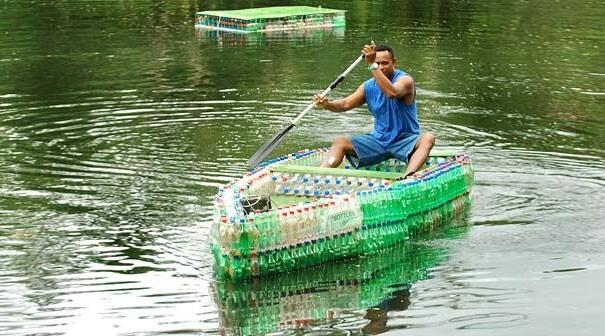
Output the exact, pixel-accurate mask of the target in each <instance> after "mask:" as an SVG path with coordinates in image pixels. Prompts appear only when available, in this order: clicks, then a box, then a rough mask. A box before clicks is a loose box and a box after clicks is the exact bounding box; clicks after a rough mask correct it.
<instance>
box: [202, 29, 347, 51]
mask: <svg viewBox="0 0 605 336" xmlns="http://www.w3.org/2000/svg"><path fill="white" fill-rule="evenodd" d="M195 33H196V36H197V37H198V38H199V39H201V40H204V41H208V42H211V43H213V44H214V45H216V46H218V47H244V46H246V45H253V46H259V45H264V44H266V43H292V42H298V43H306V42H308V43H322V42H325V41H326V40H330V39H342V38H343V37H344V35H345V27H317V28H310V29H300V30H279V31H266V32H252V33H238V32H229V31H220V30H212V29H207V28H200V27H197V28H196V29H195Z"/></svg>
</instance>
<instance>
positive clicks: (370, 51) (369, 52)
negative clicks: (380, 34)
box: [361, 41, 376, 64]
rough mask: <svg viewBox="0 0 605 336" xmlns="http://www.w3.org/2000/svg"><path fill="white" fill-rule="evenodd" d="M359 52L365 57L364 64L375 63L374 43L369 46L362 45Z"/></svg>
mask: <svg viewBox="0 0 605 336" xmlns="http://www.w3.org/2000/svg"><path fill="white" fill-rule="evenodd" d="M361 52H362V53H363V55H364V56H365V60H366V63H368V64H372V63H374V62H375V61H376V45H375V44H374V41H372V42H371V44H366V45H364V46H363V50H362V51H361Z"/></svg>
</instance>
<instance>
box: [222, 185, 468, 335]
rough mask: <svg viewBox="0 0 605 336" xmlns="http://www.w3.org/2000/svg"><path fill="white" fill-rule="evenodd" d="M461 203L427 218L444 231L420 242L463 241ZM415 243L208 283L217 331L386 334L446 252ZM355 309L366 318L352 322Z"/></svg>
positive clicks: (464, 211) (463, 206) (414, 240)
mask: <svg viewBox="0 0 605 336" xmlns="http://www.w3.org/2000/svg"><path fill="white" fill-rule="evenodd" d="M468 202H469V198H468V196H466V197H465V198H464V199H463V202H460V205H459V206H456V207H452V206H451V205H450V206H449V208H447V210H446V212H444V209H441V208H440V209H436V210H434V211H433V214H436V213H438V212H441V214H443V217H440V219H439V222H440V223H442V224H443V225H442V227H441V228H439V229H435V230H433V231H432V232H425V233H423V234H421V236H423V237H426V235H432V236H440V237H443V238H451V237H454V236H459V235H460V234H462V233H464V232H465V231H466V228H467V226H466V224H465V223H466V222H465V221H464V220H462V219H463V218H464V217H465V216H466V215H468V210H469V209H468V206H467V205H468ZM446 207H448V206H447V205H446V206H444V208H446ZM429 215H430V213H429ZM419 238H421V237H415V238H412V241H408V242H406V243H404V244H401V245H398V246H394V247H391V248H388V249H385V250H383V251H380V252H379V253H377V254H376V255H372V256H366V257H362V258H359V259H352V260H346V261H341V262H338V263H328V264H325V265H321V266H318V267H315V268H312V269H308V270H301V271H297V272H291V273H287V274H284V275H280V276H274V277H270V278H262V279H250V280H246V281H242V282H230V281H220V282H219V281H217V282H214V283H213V284H212V292H213V296H214V300H215V302H216V304H217V306H218V308H219V317H220V321H219V323H220V328H221V330H223V331H224V332H226V333H228V334H235V335H256V334H265V333H271V332H275V331H280V330H281V331H284V330H297V329H309V328H312V327H314V326H317V325H324V326H325V325H335V324H339V326H338V328H339V329H343V328H344V329H349V328H355V329H359V328H361V330H362V331H363V332H364V333H369V334H377V333H381V332H383V331H385V330H386V329H387V327H386V324H387V314H388V312H390V311H402V310H406V309H407V308H408V306H409V305H410V292H409V289H410V287H411V286H412V284H413V283H414V282H417V281H419V280H422V279H426V278H427V277H429V276H430V269H431V268H432V267H435V266H436V265H438V264H439V263H440V262H441V261H442V260H443V259H444V258H445V256H446V253H447V251H446V249H445V248H441V247H436V246H431V245H428V244H423V243H421V242H418V239H419ZM359 309H362V310H365V312H364V313H363V314H362V315H359V314H354V315H353V316H351V312H353V311H357V310H359ZM355 315H357V316H355ZM351 318H353V321H351ZM342 323H346V324H347V325H348V326H344V325H342ZM352 325H353V327H352ZM399 328H401V326H399Z"/></svg>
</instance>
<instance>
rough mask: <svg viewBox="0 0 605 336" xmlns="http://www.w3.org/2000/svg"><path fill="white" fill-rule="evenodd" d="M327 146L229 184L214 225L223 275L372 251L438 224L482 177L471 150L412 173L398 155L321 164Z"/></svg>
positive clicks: (440, 157) (442, 156)
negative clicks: (362, 164)
mask: <svg viewBox="0 0 605 336" xmlns="http://www.w3.org/2000/svg"><path fill="white" fill-rule="evenodd" d="M326 152H327V151H326V150H324V149H320V150H307V151H302V152H299V153H295V154H292V155H289V156H285V157H281V158H279V159H276V160H272V161H269V162H266V163H264V164H263V165H261V166H259V167H257V168H256V169H254V170H253V171H252V172H250V173H248V174H247V175H246V176H244V177H242V178H241V179H238V180H236V181H234V182H233V183H231V184H229V185H226V186H224V187H222V188H220V190H219V193H218V194H217V197H216V200H215V217H214V223H213V226H212V232H211V246H212V253H213V255H214V258H215V272H216V274H217V275H218V276H220V277H229V278H232V279H242V278H249V277H254V276H261V275H268V274H276V273H280V272H287V271H291V270H295V269H302V268H307V267H311V266H315V265H318V264H322V263H326V262H330V261H333V260H338V259H343V258H350V257H354V256H358V255H367V254H373V253H376V252H378V251H381V250H383V249H384V248H386V247H388V246H392V245H394V244H397V243H399V242H401V241H403V240H406V239H408V238H410V237H411V236H414V235H416V234H417V233H419V232H422V231H423V230H425V229H427V228H429V227H432V226H433V225H435V223H438V222H439V216H438V215H436V213H437V214H438V212H436V211H433V210H435V209H449V208H452V207H454V208H455V207H458V203H460V202H461V201H460V200H461V199H463V198H464V197H465V196H466V195H468V194H469V192H470V190H471V186H472V184H473V167H472V164H471V161H470V158H469V156H468V154H466V153H464V152H452V151H445V152H444V151H441V152H438V151H435V153H434V154H433V156H432V157H431V159H430V160H429V161H428V163H427V165H426V167H425V168H424V169H423V170H422V171H419V172H418V173H416V174H415V175H414V176H412V177H411V178H407V179H404V178H403V172H404V171H405V165H404V164H403V163H400V162H398V161H396V160H389V161H388V162H385V163H383V164H380V165H377V166H373V167H370V169H364V170H358V169H353V168H351V167H347V166H342V167H340V168H319V167H318V165H319V163H320V162H321V161H322V160H323V158H324V156H325V155H326Z"/></svg>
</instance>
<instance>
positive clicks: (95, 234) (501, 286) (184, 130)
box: [0, 0, 605, 335]
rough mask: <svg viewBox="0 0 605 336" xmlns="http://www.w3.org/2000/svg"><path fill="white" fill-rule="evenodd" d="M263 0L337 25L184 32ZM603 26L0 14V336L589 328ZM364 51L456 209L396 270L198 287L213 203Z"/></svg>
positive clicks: (172, 7)
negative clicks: (471, 180) (396, 80)
mask: <svg viewBox="0 0 605 336" xmlns="http://www.w3.org/2000/svg"><path fill="white" fill-rule="evenodd" d="M278 4H279V5H288V4H290V5H313V6H315V5H319V4H321V5H323V6H325V7H333V8H338V9H346V10H347V25H346V27H344V28H341V29H336V30H311V31H304V32H292V33H281V32H280V33H267V34H256V35H255V34H253V35H234V34H224V33H216V32H208V31H201V30H195V29H194V27H193V18H194V13H195V12H196V11H198V10H222V9H239V8H248V7H259V6H265V5H267V6H268V5H278ZM604 18H605V4H603V3H602V2H599V1H577V0H571V1H545V0H536V1H502V0H497V1H428V2H427V1H387V0H376V1H341V0H336V1H330V2H329V3H319V2H316V1H296V2H294V1H279V2H278V1H209V2H207V1H176V0H175V1H167V0H161V1H151V0H135V1H116V0H111V1H83V0H71V1H16V0H9V1H3V2H0V272H1V273H0V274H1V277H0V293H1V294H0V307H2V309H0V335H34V334H35V335H40V334H44V335H47V334H65V335H83V334H91V332H92V331H94V332H93V333H94V334H100V335H101V334H102V335H133V334H137V335H152V334H153V335H156V334H164V333H171V334H182V335H199V334H211V335H218V334H238V333H245V332H246V331H251V330H257V331H259V330H262V331H263V332H272V331H276V332H277V333H281V334H288V333H290V331H287V330H292V329H294V330H297V332H298V333H300V334H312V333H319V334H334V335H342V334H363V333H369V334H376V333H383V332H384V333H387V334H397V335H398V334H404V333H413V334H414V335H423V334H426V335H429V334H430V335H435V334H451V333H454V332H465V333H467V334H476V335H485V334H486V333H489V334H490V335H511V334H518V335H523V334H535V335H553V334H573V335H594V334H597V333H599V332H600V330H601V329H602V327H603V322H602V321H601V320H602V312H603V309H602V302H603V301H604V300H605V294H603V291H602V289H601V284H602V283H603V281H605V248H604V247H603V244H602V241H603V240H604V239H605V229H604V228H603V218H605V210H603V207H602V203H603V201H605V192H604V186H605V145H604V143H605V126H603V125H604V122H605V110H604V106H605V61H604V59H605V58H604V57H603V55H604V54H605V50H604V49H605V31H604V30H603V29H602V26H603V25H602V22H603V19H604ZM370 40H374V41H375V42H378V43H389V44H390V45H391V46H392V47H393V48H394V49H395V53H396V56H397V59H398V64H399V66H400V67H401V68H403V69H405V70H406V71H408V72H410V73H411V74H412V75H413V76H414V78H415V80H416V82H417V86H418V107H419V116H420V121H421V125H422V128H423V130H426V131H431V132H433V133H434V134H435V135H436V137H437V143H438V145H439V146H442V147H447V148H461V147H465V148H467V149H468V151H469V152H470V153H471V154H472V156H473V158H474V166H475V171H476V172H475V181H476V184H475V187H474V190H473V194H472V195H471V202H472V205H471V206H470V207H469V208H468V209H467V211H465V212H463V213H461V214H459V215H458V216H456V217H455V218H453V219H452V220H450V221H449V222H448V223H446V225H445V227H444V228H443V229H441V230H437V231H436V232H433V233H432V234H428V235H425V236H423V237H417V239H415V240H413V241H410V243H409V244H406V245H405V246H402V247H401V250H398V251H391V252H389V253H391V257H387V259H386V260H387V261H388V260H396V261H397V263H398V264H396V265H393V264H389V263H388V262H387V261H385V259H381V257H380V256H378V257H375V259H370V260H352V261H349V262H346V263H344V264H335V265H327V266H324V267H325V268H321V269H316V270H313V271H311V272H310V273H311V275H308V274H302V275H301V274H300V273H295V274H292V275H288V276H283V277H282V278H280V279H273V280H267V281H259V282H252V283H247V284H246V285H245V286H244V287H242V288H235V290H230V289H229V284H223V283H216V282H214V281H213V278H212V276H211V266H212V262H213V261H212V258H211V255H210V252H209V251H208V242H207V234H208V231H209V229H210V220H211V213H212V209H211V199H212V196H213V195H214V193H215V192H216V188H217V187H218V186H220V185H222V184H224V183H226V182H228V181H230V180H232V179H234V178H237V177H239V176H241V175H242V174H244V173H245V171H246V168H245V164H246V160H247V159H248V157H249V156H250V155H252V154H253V153H254V151H255V150H256V149H257V148H258V147H259V146H260V145H261V144H262V143H263V142H264V141H265V140H266V139H267V138H269V137H270V136H271V135H273V133H274V132H276V131H277V130H278V129H279V127H280V126H281V125H282V124H283V123H284V122H286V121H287V120H290V118H293V117H295V116H296V115H297V114H298V113H299V112H300V111H302V109H304V107H305V106H306V105H307V104H308V103H309V99H310V97H311V96H312V95H313V94H314V93H317V92H320V91H322V90H323V89H325V88H326V87H327V86H328V85H329V84H330V82H331V81H332V80H333V79H334V78H335V77H336V76H337V75H338V74H339V73H340V72H342V71H343V70H344V69H345V68H346V66H347V65H348V64H350V63H352V62H353V61H354V60H355V58H356V57H357V56H358V53H359V51H360V49H361V45H362V44H363V43H366V42H367V41H370ZM368 77H369V73H368V72H367V70H365V68H364V67H363V66H360V67H359V68H358V69H356V70H355V71H354V72H352V73H351V75H350V76H349V78H347V80H346V81H345V82H344V83H342V84H341V86H340V87H339V88H338V89H337V90H336V91H335V92H334V93H333V96H334V97H342V96H344V95H345V94H347V93H349V92H351V91H352V90H354V89H355V88H357V87H358V86H359V85H360V83H361V82H362V81H364V80H365V79H367V78H368ZM370 128H371V119H370V117H369V113H368V112H367V111H366V109H365V108H359V109H357V110H355V111H352V112H350V113H346V114H336V113H327V112H322V111H314V112H312V113H310V114H308V115H307V116H306V117H305V118H304V119H303V122H302V123H301V124H300V125H299V126H298V127H297V128H296V129H295V130H294V131H293V132H291V134H289V136H288V137H287V139H286V141H285V142H284V144H283V145H282V146H281V147H280V148H278V150H277V151H276V153H275V154H276V155H277V154H283V153H289V152H292V151H295V150H298V149H302V148H316V147H324V146H327V145H329V143H330V141H331V139H332V138H333V137H334V136H337V135H339V134H343V133H346V134H358V133H363V132H367V131H369V130H370ZM389 258H390V259H389ZM385 262H386V264H385ZM368 265H370V266H371V265H377V266H376V267H375V268H372V267H368ZM361 271H367V272H369V273H368V274H366V273H363V272H362V273H358V272H361ZM313 273H315V274H318V275H317V276H313ZM319 274H321V275H324V276H319ZM335 275H338V276H339V277H336V276H335ZM300 279H302V280H300ZM303 280H304V283H303V284H302V285H296V284H298V283H299V282H300V281H303ZM284 288H286V289H287V288H290V290H291V291H290V292H289V291H288V290H284ZM297 291H298V292H297ZM217 293H218V294H217ZM220 293H223V294H220ZM279 293H282V294H279ZM288 293H290V294H288ZM292 293H294V294H292ZM231 294H235V299H234V297H233V296H231ZM254 295H264V296H263V297H255V299H256V301H254V300H253V301H252V303H251V301H249V298H250V297H251V296H252V297H254ZM364 295H365V296H364ZM237 298H239V301H238V300H236V299H237ZM354 298H355V299H354ZM361 298H366V299H361ZM244 303H245V304H244ZM255 304H257V305H259V307H261V306H260V305H261V304H262V308H258V307H256V306H254V305H255ZM297 312H299V313H300V312H309V313H308V314H302V313H300V314H298V315H297ZM313 314H315V315H313ZM301 316H302V317H304V319H298V320H299V321H298V322H297V323H298V324H296V323H295V322H294V321H296V320H297V317H301ZM284 321H286V322H287V321H290V322H291V323H285V322H284ZM282 322H284V323H282ZM261 327H262V328H265V329H262V328H261ZM247 328H248V329H247ZM254 328H256V329H254ZM259 328H260V329H259ZM91 330H92V331H91Z"/></svg>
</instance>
